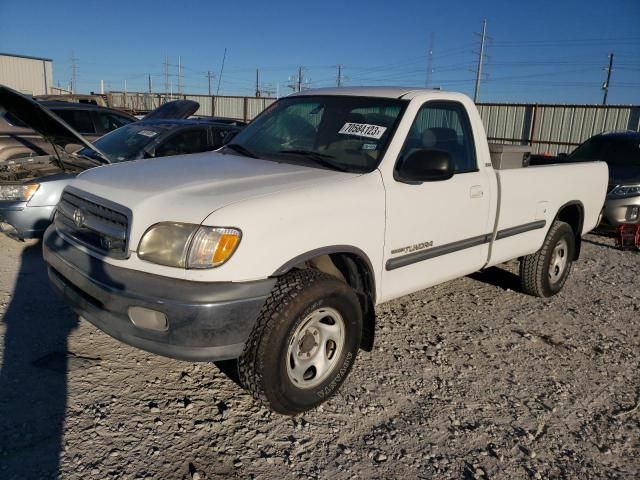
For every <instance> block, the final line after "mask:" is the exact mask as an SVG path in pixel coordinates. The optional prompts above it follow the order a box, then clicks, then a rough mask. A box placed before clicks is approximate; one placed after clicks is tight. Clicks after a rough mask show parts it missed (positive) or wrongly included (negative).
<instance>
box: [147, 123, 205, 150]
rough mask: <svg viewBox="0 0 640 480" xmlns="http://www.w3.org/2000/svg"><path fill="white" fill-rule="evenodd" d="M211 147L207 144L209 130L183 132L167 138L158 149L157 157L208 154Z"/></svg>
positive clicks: (200, 129)
mask: <svg viewBox="0 0 640 480" xmlns="http://www.w3.org/2000/svg"><path fill="white" fill-rule="evenodd" d="M209 149H210V147H209V145H208V142H207V130H206V129H204V128H199V129H191V130H183V131H181V132H178V133H175V134H173V135H171V136H170V137H169V138H167V139H166V140H165V141H164V142H162V143H161V144H160V145H159V146H158V147H157V148H156V157H167V156H169V155H184V154H187V153H198V152H206V151H207V150H209Z"/></svg>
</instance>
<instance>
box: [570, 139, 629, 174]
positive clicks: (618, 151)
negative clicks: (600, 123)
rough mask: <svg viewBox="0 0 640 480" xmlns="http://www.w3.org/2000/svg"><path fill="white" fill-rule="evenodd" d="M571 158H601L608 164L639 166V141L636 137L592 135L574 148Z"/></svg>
mask: <svg viewBox="0 0 640 480" xmlns="http://www.w3.org/2000/svg"><path fill="white" fill-rule="evenodd" d="M570 157H571V158H572V159H579V160H602V161H604V162H607V163H608V164H609V165H617V166H625V167H632V166H634V167H640V141H639V140H638V138H637V137H635V138H634V137H632V136H629V137H623V136H618V137H615V136H599V137H593V138H590V139H589V140H587V141H586V142H584V143H583V144H582V145H580V146H579V147H578V148H576V149H575V150H574V151H573V152H572V153H571V155H570Z"/></svg>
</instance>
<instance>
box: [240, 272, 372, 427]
mask: <svg viewBox="0 0 640 480" xmlns="http://www.w3.org/2000/svg"><path fill="white" fill-rule="evenodd" d="M324 307H328V308H332V309H335V310H337V311H338V312H339V313H340V314H341V315H342V318H343V320H344V325H345V330H346V333H345V336H344V342H343V348H342V352H341V354H340V356H339V357H338V359H337V360H336V364H335V367H334V368H333V370H331V373H330V374H328V377H327V378H326V379H325V380H324V381H323V382H322V383H320V384H319V385H318V386H317V387H314V388H307V389H301V388H298V387H297V386H296V385H295V384H294V383H293V382H292V381H291V380H290V378H289V376H288V374H287V370H286V369H287V364H286V362H288V361H289V360H288V358H287V349H288V347H289V342H290V341H291V339H292V336H293V334H294V332H295V331H296V328H297V327H298V325H300V324H301V323H302V322H303V321H304V319H305V317H307V315H309V314H310V313H311V312H313V311H315V310H317V309H318V308H324ZM361 336H362V309H361V307H360V303H359V301H358V297H357V295H356V293H355V291H354V290H353V289H352V288H351V287H349V285H347V284H346V283H344V282H342V281H340V280H338V279H337V278H335V277H333V276H331V275H328V274H325V273H322V272H318V271H315V270H294V271H292V272H289V273H287V274H286V275H283V276H282V277H280V278H279V279H278V282H277V283H276V285H275V287H274V288H273V290H272V292H271V295H270V296H269V297H268V298H267V300H266V302H265V304H264V306H263V307H262V310H261V311H260V314H259V316H258V320H257V321H256V324H255V325H254V328H253V330H252V332H251V334H250V335H249V339H248V340H247V343H246V345H245V348H244V351H243V353H242V355H241V356H240V358H239V359H238V371H239V374H240V381H241V383H242V385H244V387H245V388H247V389H248V390H249V391H250V392H251V393H252V395H253V396H254V397H255V398H256V399H257V400H259V401H260V402H262V403H263V404H265V405H266V406H268V407H269V408H271V409H272V410H274V411H276V412H278V413H282V414H286V415H295V414H297V413H301V412H304V411H306V410H310V409H312V408H314V407H316V406H317V405H319V404H321V403H322V402H324V401H326V400H327V399H328V398H329V397H331V396H332V395H333V394H334V393H335V392H336V391H337V390H338V388H339V387H340V385H341V384H342V382H343V381H344V380H345V378H346V377H347V376H348V374H349V372H350V371H351V368H352V366H353V363H354V361H355V358H356V355H357V353H358V349H359V346H360V339H361Z"/></svg>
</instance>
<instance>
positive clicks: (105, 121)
mask: <svg viewBox="0 0 640 480" xmlns="http://www.w3.org/2000/svg"><path fill="white" fill-rule="evenodd" d="M95 114H96V117H97V119H98V126H99V128H100V129H101V130H102V131H103V132H105V133H106V132H110V131H111V130H115V129H116V128H120V127H123V126H125V125H127V124H128V123H131V120H129V119H128V118H127V117H123V116H122V115H117V114H115V113H108V112H95Z"/></svg>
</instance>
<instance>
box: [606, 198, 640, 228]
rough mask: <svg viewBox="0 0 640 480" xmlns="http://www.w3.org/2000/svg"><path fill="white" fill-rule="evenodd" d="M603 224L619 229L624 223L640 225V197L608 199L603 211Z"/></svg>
mask: <svg viewBox="0 0 640 480" xmlns="http://www.w3.org/2000/svg"><path fill="white" fill-rule="evenodd" d="M602 223H603V225H605V226H606V225H609V226H611V227H617V226H618V225H621V224H623V223H630V224H637V223H640V196H636V197H628V198H616V199H611V198H607V199H606V200H605V202H604V208H603V209H602Z"/></svg>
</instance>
